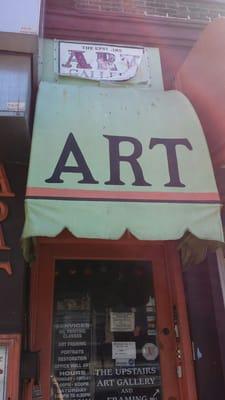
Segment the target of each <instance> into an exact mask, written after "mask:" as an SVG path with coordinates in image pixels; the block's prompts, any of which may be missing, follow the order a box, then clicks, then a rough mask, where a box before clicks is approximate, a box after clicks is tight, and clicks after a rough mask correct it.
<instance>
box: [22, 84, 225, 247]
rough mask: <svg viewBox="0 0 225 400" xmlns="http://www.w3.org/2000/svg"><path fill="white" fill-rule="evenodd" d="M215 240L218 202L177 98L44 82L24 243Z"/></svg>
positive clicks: (196, 130)
mask: <svg viewBox="0 0 225 400" xmlns="http://www.w3.org/2000/svg"><path fill="white" fill-rule="evenodd" d="M64 228H67V229H68V230H69V231H70V232H71V233H72V234H73V235H75V236H77V237H85V238H102V239H118V238H120V237H121V236H122V235H123V233H124V232H125V231H126V230H129V231H130V232H131V233H132V234H133V235H134V236H135V237H137V238H139V239H143V240H169V239H178V238H180V237H181V236H182V235H183V234H184V233H185V231H187V230H188V231H190V232H192V233H193V234H194V235H195V236H197V237H199V238H202V239H211V240H217V241H222V240H223V234H222V227H221V221H220V200H219V196H218V193H217V188H216V184H215V179H214V175H213V169H212V165H211V161H210V157H209V152H208V148H207V145H206V142H205V138H204V134H203V132H202V129H201V126H200V123H199V121H198V118H197V117H196V114H195V112H194V111H193V108H192V106H191V105H190V103H189V102H188V101H187V100H186V98H185V97H184V96H183V95H182V94H180V93H179V92H175V91H171V92H154V93H153V92H151V90H149V89H148V88H144V87H142V88H140V87H130V86H129V87H126V88H125V87H112V86H108V85H106V86H97V85H94V86H93V85H83V86H72V85H60V84H53V83H42V84H41V86H40V89H39V94H38V99H37V106H36V113H35V122H34V131H33V142H32V151H31V157H30V168H29V177H28V184H27V193H26V223H25V228H24V237H29V236H55V235H57V234H58V233H60V232H61V231H62V230H63V229H64Z"/></svg>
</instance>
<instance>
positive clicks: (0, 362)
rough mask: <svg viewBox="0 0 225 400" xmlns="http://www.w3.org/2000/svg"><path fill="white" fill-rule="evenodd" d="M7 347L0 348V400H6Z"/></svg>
mask: <svg viewBox="0 0 225 400" xmlns="http://www.w3.org/2000/svg"><path fill="white" fill-rule="evenodd" d="M7 353H8V352H7V347H6V346H0V400H5V399H6V383H7Z"/></svg>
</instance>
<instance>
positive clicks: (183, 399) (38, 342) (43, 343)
mask: <svg viewBox="0 0 225 400" xmlns="http://www.w3.org/2000/svg"><path fill="white" fill-rule="evenodd" d="M35 253H36V260H35V262H34V263H33V265H32V266H31V295H30V350H31V351H38V352H40V388H41V392H42V396H43V397H42V398H43V399H44V400H47V399H49V387H50V385H49V378H48V377H50V371H51V349H52V347H51V339H52V309H53V307H52V306H53V295H54V268H55V261H56V260H57V259H93V260H94V259H95V260H121V261H148V260H149V261H152V264H153V280H154V291H155V296H156V312H157V332H158V336H157V337H158V341H159V347H160V365H161V376H162V387H163V388H164V390H165V391H164V395H163V400H197V394H196V385H195V375H194V366H193V356H192V346H191V341H190V333H189V326H188V319H187V309H186V303H185V296H184V287H183V279H182V269H181V263H180V258H179V252H178V250H177V242H176V241H167V242H155V241H139V240H137V239H135V238H134V237H132V235H130V234H129V233H126V234H125V235H124V236H123V237H122V238H121V239H120V240H100V239H77V238H75V237H74V236H72V235H71V234H70V233H69V232H68V231H64V232H62V233H61V234H60V235H58V236H57V237H55V238H38V239H37V241H36V249H35ZM174 307H175V308H176V313H177V316H178V320H177V321H174ZM159 310H160V313H159ZM175 323H176V325H177V326H176V327H175ZM165 327H167V328H169V330H170V334H169V335H165V334H164V333H163V328H165ZM175 328H176V329H175ZM175 333H176V334H175ZM163 349H166V354H167V355H168V354H170V357H171V359H170V360H168V356H167V357H166V356H165V355H164V354H165V353H164V351H163ZM171 365H172V368H171ZM178 375H179V376H180V377H178ZM165 388H166V389H165ZM25 393H26V394H25V400H31V399H32V382H31V383H30V384H29V385H28V387H27V388H26V390H25Z"/></svg>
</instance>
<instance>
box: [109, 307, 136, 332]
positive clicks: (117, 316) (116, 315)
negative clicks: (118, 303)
mask: <svg viewBox="0 0 225 400" xmlns="http://www.w3.org/2000/svg"><path fill="white" fill-rule="evenodd" d="M110 327H111V332H133V330H134V313H133V312H112V311H111V313H110Z"/></svg>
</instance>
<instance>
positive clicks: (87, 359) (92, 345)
mask: <svg viewBox="0 0 225 400" xmlns="http://www.w3.org/2000/svg"><path fill="white" fill-rule="evenodd" d="M51 394H52V400H66V399H68V400H72V399H76V400H94V399H95V400H161V399H162V397H161V396H162V394H161V383H160V364H159V346H158V343H157V334H156V307H155V298H154V288H153V278H152V266H151V263H150V262H134V261H131V262H130V261H129V262H128V261H126V262H124V261H123V262H120V261H78V260H76V261H74V260H62V261H57V262H56V266H55V295H54V321H53V348H52V376H51Z"/></svg>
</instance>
